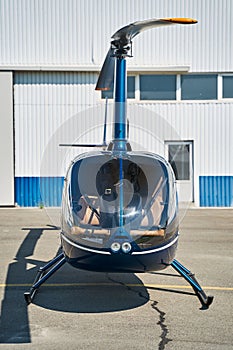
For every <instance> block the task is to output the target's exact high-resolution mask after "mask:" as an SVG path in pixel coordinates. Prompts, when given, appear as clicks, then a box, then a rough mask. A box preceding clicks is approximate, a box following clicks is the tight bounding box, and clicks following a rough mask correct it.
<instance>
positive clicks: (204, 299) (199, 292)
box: [170, 259, 214, 310]
mask: <svg viewBox="0 0 233 350" xmlns="http://www.w3.org/2000/svg"><path fill="white" fill-rule="evenodd" d="M170 265H171V266H172V267H173V268H174V269H175V270H176V271H177V272H178V273H179V274H180V275H181V276H182V277H183V278H184V279H185V280H186V281H187V282H188V283H189V284H190V285H191V287H192V288H193V290H194V293H195V294H196V296H197V297H198V299H199V300H200V302H201V305H202V307H201V309H203V310H205V309H208V308H209V306H210V305H211V304H212V302H213V299H214V297H213V296H207V295H206V294H205V292H204V290H203V289H202V288H201V286H200V284H199V283H198V282H197V280H196V278H195V275H194V274H193V273H192V272H191V271H189V270H188V269H186V267H185V266H183V265H182V264H181V263H180V262H179V261H177V260H176V259H174V260H173V261H172V263H171V264H170Z"/></svg>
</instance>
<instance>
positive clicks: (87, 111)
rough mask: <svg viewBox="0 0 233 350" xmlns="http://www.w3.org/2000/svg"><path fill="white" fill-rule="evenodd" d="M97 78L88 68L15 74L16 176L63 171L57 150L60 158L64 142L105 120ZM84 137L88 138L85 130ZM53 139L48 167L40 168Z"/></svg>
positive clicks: (68, 141) (94, 136)
mask: <svg viewBox="0 0 233 350" xmlns="http://www.w3.org/2000/svg"><path fill="white" fill-rule="evenodd" d="M96 78H97V77H96V75H95V74H85V73H60V74H59V73H16V74H15V77H14V109H15V110H14V116H15V151H16V154H15V174H16V176H39V175H48V174H49V175H60V174H61V173H62V175H64V171H63V170H61V167H62V164H61V162H60V163H59V162H58V160H57V157H58V156H57V154H61V157H62V158H61V159H60V158H59V161H61V160H62V159H63V158H64V154H65V153H66V152H67V150H64V149H60V148H59V147H58V145H59V143H72V142H75V141H76V139H77V138H80V137H81V136H82V135H83V134H85V132H86V131H87V130H88V129H94V130H95V131H96V130H97V129H95V128H94V127H95V126H96V125H98V124H100V123H103V118H104V113H102V114H101V113H99V114H100V116H99V114H98V113H97V115H96V108H95V106H96V96H98V94H97V93H96V92H95V90H94V88H95V82H96ZM97 109H98V108H97ZM98 135H99V134H98V132H97V131H96V135H95V133H94V135H93V141H95V138H96V142H100V140H98ZM82 141H83V142H84V141H86V140H85V135H83V139H82ZM87 142H88V140H87ZM89 142H90V140H89ZM48 145H50V147H52V148H51V149H50V154H49V158H48V159H47V163H46V168H45V167H44V168H43V169H41V166H42V164H41V162H42V159H43V152H44V151H45V149H46V147H47V146H48Z"/></svg>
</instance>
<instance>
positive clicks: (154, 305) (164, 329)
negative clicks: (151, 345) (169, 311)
mask: <svg viewBox="0 0 233 350" xmlns="http://www.w3.org/2000/svg"><path fill="white" fill-rule="evenodd" d="M157 305H158V302H157V301H153V303H152V304H151V306H152V309H154V310H155V311H156V312H157V313H158V314H159V321H158V322H157V324H158V325H159V326H160V328H161V331H162V333H161V335H160V338H161V341H160V343H159V347H158V350H164V349H165V346H166V345H167V344H168V343H169V342H170V341H172V339H170V338H168V337H167V335H168V333H169V330H168V328H167V325H166V323H165V321H166V318H165V315H166V313H165V312H163V311H161V310H160V309H159V308H158V306H157Z"/></svg>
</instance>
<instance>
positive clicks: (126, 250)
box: [121, 242, 132, 253]
mask: <svg viewBox="0 0 233 350" xmlns="http://www.w3.org/2000/svg"><path fill="white" fill-rule="evenodd" d="M131 248H132V247H131V244H130V243H129V242H125V243H123V244H122V246H121V249H122V251H123V252H124V253H129V252H130V250H131Z"/></svg>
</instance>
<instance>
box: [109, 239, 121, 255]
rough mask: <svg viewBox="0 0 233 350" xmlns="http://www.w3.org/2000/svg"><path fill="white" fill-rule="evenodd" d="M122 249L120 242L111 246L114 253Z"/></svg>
mask: <svg viewBox="0 0 233 350" xmlns="http://www.w3.org/2000/svg"><path fill="white" fill-rule="evenodd" d="M120 249H121V245H120V243H118V242H113V243H112V244H111V250H112V251H113V253H117V252H118V251H119V250H120Z"/></svg>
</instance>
